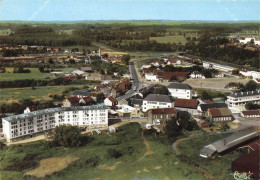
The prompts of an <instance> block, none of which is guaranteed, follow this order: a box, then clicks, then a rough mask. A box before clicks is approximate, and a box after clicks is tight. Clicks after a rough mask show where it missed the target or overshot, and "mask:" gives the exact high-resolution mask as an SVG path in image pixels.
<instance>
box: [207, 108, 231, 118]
mask: <svg viewBox="0 0 260 180" xmlns="http://www.w3.org/2000/svg"><path fill="white" fill-rule="evenodd" d="M208 111H209V113H210V114H211V116H212V117H223V116H232V113H231V111H230V110H229V109H228V108H210V109H208Z"/></svg>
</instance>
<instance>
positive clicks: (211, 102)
mask: <svg viewBox="0 0 260 180" xmlns="http://www.w3.org/2000/svg"><path fill="white" fill-rule="evenodd" d="M202 101H203V102H204V103H206V104H213V103H215V102H214V101H211V100H202Z"/></svg>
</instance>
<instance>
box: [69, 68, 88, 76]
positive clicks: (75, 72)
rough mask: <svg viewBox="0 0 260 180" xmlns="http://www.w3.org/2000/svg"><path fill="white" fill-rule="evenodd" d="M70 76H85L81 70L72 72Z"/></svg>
mask: <svg viewBox="0 0 260 180" xmlns="http://www.w3.org/2000/svg"><path fill="white" fill-rule="evenodd" d="M71 74H73V75H78V76H82V75H83V74H85V72H84V71H81V70H79V69H76V70H74V71H72V72H71Z"/></svg>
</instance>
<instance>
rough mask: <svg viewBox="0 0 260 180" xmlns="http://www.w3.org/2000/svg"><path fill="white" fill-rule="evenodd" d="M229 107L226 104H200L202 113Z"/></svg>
mask: <svg viewBox="0 0 260 180" xmlns="http://www.w3.org/2000/svg"><path fill="white" fill-rule="evenodd" d="M223 107H227V104H225V103H212V104H200V108H201V111H202V112H205V111H207V110H208V109H209V108H223Z"/></svg>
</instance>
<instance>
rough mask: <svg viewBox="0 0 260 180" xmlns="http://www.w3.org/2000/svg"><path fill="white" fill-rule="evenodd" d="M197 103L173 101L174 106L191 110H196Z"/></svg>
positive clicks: (195, 101)
mask: <svg viewBox="0 0 260 180" xmlns="http://www.w3.org/2000/svg"><path fill="white" fill-rule="evenodd" d="M198 104H199V101H198V100H196V99H175V101H174V106H175V107H182V108H192V109H196V108H197V106H198Z"/></svg>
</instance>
